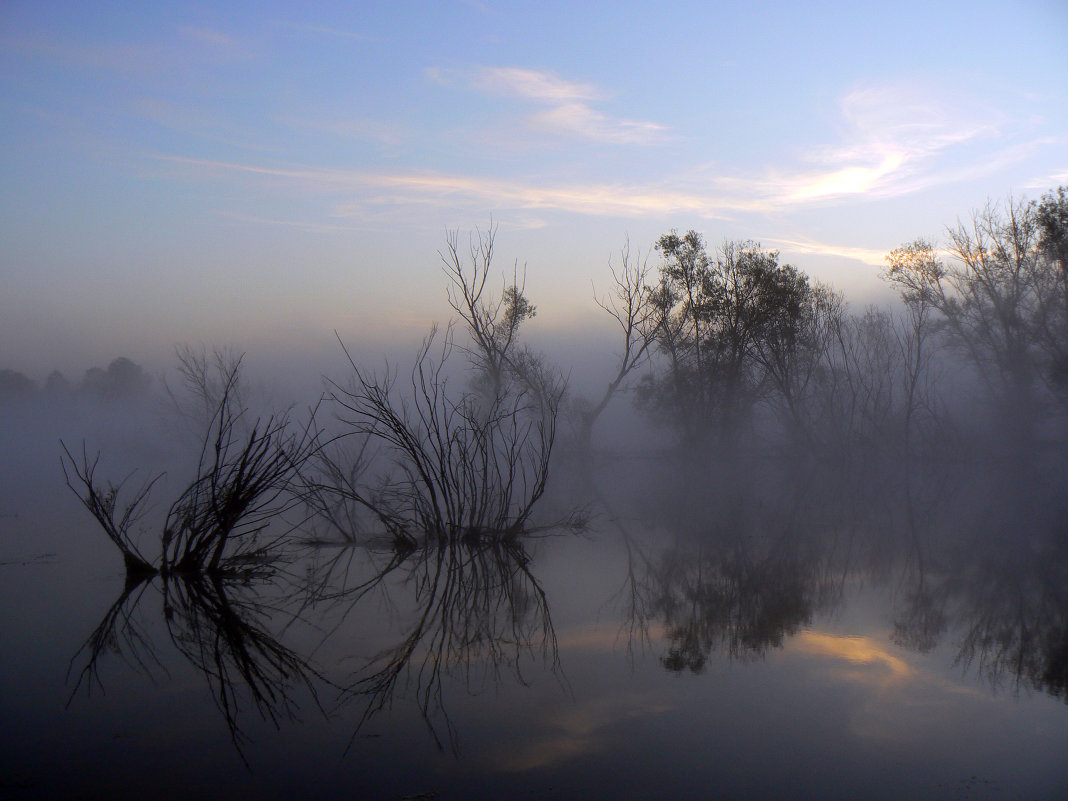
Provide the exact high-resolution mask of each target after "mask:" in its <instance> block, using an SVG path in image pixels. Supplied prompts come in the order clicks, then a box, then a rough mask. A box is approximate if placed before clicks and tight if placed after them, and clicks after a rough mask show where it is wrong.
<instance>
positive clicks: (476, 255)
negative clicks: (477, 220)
mask: <svg viewBox="0 0 1068 801" xmlns="http://www.w3.org/2000/svg"><path fill="white" fill-rule="evenodd" d="M496 236H497V228H496V226H493V225H492V224H491V225H490V228H489V229H488V230H487V231H479V230H476V231H475V233H474V234H472V235H471V236H470V237H469V242H468V257H467V258H466V259H465V258H464V257H463V256H462V255H461V253H460V235H459V232H458V231H451V232H449V233H448V234H446V237H445V250H444V251H440V252H439V253H438V255H439V256H440V257H441V261H442V264H443V265H444V271H445V275H446V276H447V277H448V279H449V287H448V297H449V305H450V306H451V307H452V308H453V311H455V312H456V313H457V314H458V315H459V316H460V320H461V321H462V322H463V325H464V327H465V328H466V329H467V332H468V334H469V335H470V337H471V346H470V347H469V348H467V349H466V350H467V354H468V356H469V358H470V359H471V363H472V365H473V366H474V367H475V369H476V370H477V371H478V373H479V376H480V378H481V381H482V386H481V387H480V389H483V390H484V391H486V392H487V393H488V394H490V395H499V394H502V393H503V392H505V391H506V384H507V382H508V379H509V378H510V377H514V376H516V375H520V374H521V371H520V370H519V369H518V367H519V365H518V362H517V350H518V348H519V346H518V338H519V329H520V327H521V326H522V324H523V323H524V322H525V321H526V320H529V319H531V318H533V317H534V316H535V315H536V314H537V310H536V309H535V307H534V306H533V305H532V304H531V303H530V301H529V300H527V297H526V295H525V294H524V292H525V289H526V270H525V268H524V270H523V272H522V273H520V271H519V266H518V264H516V265H514V266H513V268H512V278H511V282H509V281H508V280H507V279H505V281H504V286H503V288H502V291H501V294H500V296H499V297H494V296H492V295H491V294H490V293H489V292H488V291H487V289H486V282H487V281H488V280H489V277H490V273H491V271H492V268H493V248H494V240H495V238H496Z"/></svg>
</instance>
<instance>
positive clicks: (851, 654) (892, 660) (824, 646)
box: [791, 631, 914, 680]
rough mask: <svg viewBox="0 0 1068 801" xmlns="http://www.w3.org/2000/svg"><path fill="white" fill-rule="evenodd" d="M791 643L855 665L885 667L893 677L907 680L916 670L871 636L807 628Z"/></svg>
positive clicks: (893, 678) (804, 649) (810, 651)
mask: <svg viewBox="0 0 1068 801" xmlns="http://www.w3.org/2000/svg"><path fill="white" fill-rule="evenodd" d="M791 646H792V649H793V650H797V651H800V652H801V653H805V654H812V655H814V656H826V657H830V658H832V659H836V660H841V661H844V662H848V663H850V664H852V665H864V666H870V667H873V668H882V669H883V670H885V671H887V672H889V674H890V679H891V680H902V679H906V678H909V677H911V676H912V675H913V673H914V671H913V669H912V668H911V667H910V666H909V664H908V663H907V662H905V660H903V659H901V658H900V657H897V656H894V655H893V654H891V653H890V652H889V651H887V650H886V649H885V648H884V647H883V646H882V645H880V644H879V643H878V642H876V641H875V640H873V639H871V638H870V637H839V636H835V635H833V634H820V633H819V632H815V631H804V632H802V633H801V634H799V635H798V636H797V637H796V638H795V639H794V640H793V642H792V643H791Z"/></svg>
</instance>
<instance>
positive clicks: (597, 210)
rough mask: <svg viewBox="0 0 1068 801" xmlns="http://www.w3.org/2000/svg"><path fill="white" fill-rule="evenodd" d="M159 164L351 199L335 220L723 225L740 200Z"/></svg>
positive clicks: (429, 177) (643, 188) (661, 191)
mask: <svg viewBox="0 0 1068 801" xmlns="http://www.w3.org/2000/svg"><path fill="white" fill-rule="evenodd" d="M154 158H156V159H157V160H159V161H164V162H169V163H173V164H177V165H182V166H184V167H186V168H189V169H196V170H199V171H201V172H208V173H217V174H219V173H227V172H230V173H235V172H236V173H242V174H246V175H252V176H259V177H263V178H271V179H278V180H286V181H293V182H298V183H300V184H302V185H304V186H306V187H309V188H317V189H319V190H320V191H323V192H325V193H329V194H330V195H332V196H336V195H338V194H351V195H356V196H357V198H356V199H354V200H352V201H347V202H342V203H341V204H339V205H336V206H335V207H334V212H333V213H334V214H336V215H338V216H349V215H355V214H362V213H364V212H365V210H366V209H367V207H368V206H370V205H381V204H412V203H424V204H437V205H443V206H448V207H455V206H456V205H457V204H458V203H470V204H477V205H480V206H483V207H484V206H487V205H488V206H490V207H492V208H499V209H527V210H529V209H541V210H553V211H568V212H574V213H579V214H586V215H591V216H621V217H632V216H643V215H649V214H653V215H658V216H669V215H673V214H696V215H698V216H702V217H706V218H721V217H724V216H726V215H728V214H729V213H730V212H732V211H737V210H738V209H739V208H740V207H741V206H740V205H739V204H742V205H744V201H741V200H737V199H731V198H728V197H718V196H715V195H711V194H700V193H687V192H679V191H675V190H672V189H671V188H669V187H659V186H650V185H640V184H623V183H612V184H609V183H573V184H538V183H534V182H526V181H522V180H502V179H494V178H483V177H478V176H465V175H450V174H442V173H430V172H419V173H414V172H413V173H372V172H361V171H357V170H334V169H328V168H318V167H308V166H303V165H289V166H276V165H264V164H249V163H240V162H223V161H212V160H208V159H198V158H187V157H183V156H173V155H157V156H155V157H154Z"/></svg>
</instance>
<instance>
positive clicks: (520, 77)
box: [426, 67, 668, 145]
mask: <svg viewBox="0 0 1068 801" xmlns="http://www.w3.org/2000/svg"><path fill="white" fill-rule="evenodd" d="M426 74H427V76H428V77H429V78H430V79H431V80H433V81H435V82H437V83H441V84H443V85H451V84H453V83H456V82H457V81H459V82H461V83H462V84H464V85H465V86H466V87H467V88H468V89H471V90H474V91H477V92H481V93H483V94H489V95H494V96H498V97H504V98H507V99H509V100H512V101H517V102H520V103H523V104H530V105H537V106H542V107H543V108H542V109H541V110H539V111H534V112H531V113H529V114H527V115H526V117H525V118H524V123H525V125H526V126H527V127H528V128H530V129H532V130H534V131H537V132H539V133H550V134H555V135H558V136H564V137H569V138H577V139H586V140H589V141H592V142H599V143H602V144H613V145H650V144H655V143H656V142H658V141H660V140H661V139H662V138H663V137H664V135H665V134H666V133H667V130H668V129H667V127H666V126H663V125H659V124H657V123H654V122H647V121H643V120H630V119H623V118H618V117H613V116H611V115H609V114H606V113H604V112H603V111H600V110H599V109H597V108H595V107H594V106H593V103H594V102H596V101H603V100H604V99H605V95H604V94H603V93H602V92H601V91H600V90H599V89H598V88H597V87H596V86H594V85H593V84H591V83H582V82H578V81H569V80H567V79H565V78H561V77H560V76H558V75H556V74H554V73H551V72H546V71H542V70H532V69H525V68H522V67H480V68H478V69H476V70H474V71H473V72H466V73H465V72H459V73H458V72H450V71H446V70H441V69H437V68H431V69H429V70H427V73H426Z"/></svg>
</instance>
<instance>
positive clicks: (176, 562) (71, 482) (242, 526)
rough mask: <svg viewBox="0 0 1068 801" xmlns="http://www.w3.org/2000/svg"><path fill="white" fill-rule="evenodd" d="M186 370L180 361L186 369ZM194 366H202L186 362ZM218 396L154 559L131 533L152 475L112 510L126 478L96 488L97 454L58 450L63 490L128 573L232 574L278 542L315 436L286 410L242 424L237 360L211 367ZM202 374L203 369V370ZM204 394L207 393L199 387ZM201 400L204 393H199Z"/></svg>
mask: <svg viewBox="0 0 1068 801" xmlns="http://www.w3.org/2000/svg"><path fill="white" fill-rule="evenodd" d="M185 366H186V368H187V373H188V368H189V367H190V364H189V363H186V364H185ZM195 366H197V367H203V365H202V364H200V363H198V362H197V363H195ZM219 367H220V375H219V376H218V378H219V382H220V390H219V394H218V396H217V397H215V398H211V400H212V401H213V402H214V404H215V407H214V410H213V412H212V415H211V418H210V420H209V421H208V427H207V430H206V432H205V434H204V439H203V442H202V445H201V449H200V454H199V458H198V461H197V465H196V471H195V476H194V478H193V480H192V481H191V482H190V483H189V485H188V486H187V487H186V488H185V490H184V491H182V493H181V494H180V495H179V496H178V498H177V500H175V501H174V502H173V503H172V504H171V507H170V509H169V510H168V512H167V516H166V520H165V521H164V523H163V532H162V535H161V537H160V544H159V548H158V551H159V553H158V556H156V557H146V556H145V555H144V554H143V553H142V551H141V549H140V548H141V546H140V544H139V540H140V539H141V535H142V534H143V532H142V531H141V530H139V529H137V526H138V524H139V522H140V521H141V520H142V518H143V516H144V513H145V503H146V501H147V499H148V496H149V493H150V491H151V489H152V486H153V485H154V484H155V483H156V482H157V481H158V480H159V477H157V478H154V479H152V480H150V481H148V482H147V483H146V484H144V485H143V486H142V487H141V488H140V489H138V490H137V491H135V492H134V493H133V495H132V497H131V498H130V499H129V500H128V501H126V502H125V504H124V505H122V506H121V507H120V503H119V496H120V493H121V492H122V490H123V486H124V485H125V483H126V481H127V480H128V479H127V480H123V481H121V482H119V483H118V484H112V483H110V482H106V483H102V482H100V481H99V480H98V479H97V477H96V470H97V466H98V463H99V456H97V457H95V458H93V459H90V458H89V456H88V454H87V453H86V452H85V450H84V448H83V451H82V455H81V458H80V459H76V458H75V457H74V455H73V454H71V452H70V451H69V450H68V449H67V447H66V445H64V446H63V451H64V454H65V457H66V458H65V460H64V462H63V470H64V475H65V476H66V479H67V486H69V487H70V488H71V490H72V491H74V492H75V494H77V495H78V497H79V498H80V499H81V501H82V503H83V505H84V506H85V507H86V509H88V510H89V511H90V513H91V514H92V515H93V517H95V518H96V520H97V522H98V523H99V524H100V526H101V527H102V528H103V529H104V532H105V533H106V534H107V536H108V538H109V539H111V541H112V542H114V543H115V545H116V546H118V548H119V550H120V551H121V552H122V554H123V558H124V559H125V562H126V566H127V570H128V571H130V572H133V573H146V572H148V573H151V572H159V573H162V574H164V575H166V574H170V573H196V572H205V573H240V572H244V571H249V570H251V571H255V570H256V569H257V567H258V565H260V564H262V563H263V562H264V561H266V560H268V559H270V558H275V557H276V556H277V554H275V553H274V552H275V551H276V550H277V549H278V547H279V545H280V543H281V538H280V537H279V536H278V535H274V536H267V534H266V531H267V529H268V527H269V526H270V525H271V524H272V522H274V521H276V520H278V519H279V518H280V517H281V516H282V515H283V513H285V512H286V511H288V510H289V509H291V508H293V507H294V506H296V505H297V504H298V503H299V501H300V494H299V491H298V490H299V487H298V484H297V478H298V475H299V470H300V467H301V466H302V465H303V464H304V462H306V461H307V459H308V458H309V457H310V456H311V455H312V453H314V451H315V449H316V447H317V437H316V436H315V432H313V431H311V430H310V429H309V428H307V427H305V428H302V429H301V428H296V429H295V428H294V427H293V426H292V425H291V423H290V419H289V416H288V414H281V415H272V416H269V417H266V418H257V419H255V420H254V421H249V420H248V419H247V409H246V408H245V407H244V406H242V405H241V404H240V402H239V400H238V398H237V394H236V393H237V385H238V381H239V376H240V359H236V360H234V361H233V362H231V363H229V364H228V365H224V364H220V365H219ZM205 369H206V368H205ZM201 386H202V388H203V389H204V390H205V391H206V390H207V387H206V386H204V385H201ZM205 397H207V396H205Z"/></svg>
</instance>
